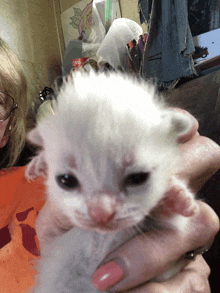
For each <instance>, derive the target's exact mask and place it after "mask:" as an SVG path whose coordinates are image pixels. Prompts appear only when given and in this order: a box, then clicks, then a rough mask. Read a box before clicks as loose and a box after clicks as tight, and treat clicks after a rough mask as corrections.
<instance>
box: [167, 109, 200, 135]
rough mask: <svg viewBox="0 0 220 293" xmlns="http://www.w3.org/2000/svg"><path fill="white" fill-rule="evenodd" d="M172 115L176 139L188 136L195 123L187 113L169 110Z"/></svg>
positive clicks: (172, 129)
mask: <svg viewBox="0 0 220 293" xmlns="http://www.w3.org/2000/svg"><path fill="white" fill-rule="evenodd" d="M168 111H169V112H170V115H171V131H172V133H174V134H175V136H176V138H177V139H178V138H180V137H182V136H184V135H186V134H187V133H188V132H189V131H190V130H191V129H192V127H193V125H194V123H195V121H194V119H193V117H192V116H191V115H189V114H187V113H184V112H182V111H178V110H168Z"/></svg>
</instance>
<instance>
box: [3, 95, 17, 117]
mask: <svg viewBox="0 0 220 293" xmlns="http://www.w3.org/2000/svg"><path fill="white" fill-rule="evenodd" d="M0 93H3V94H5V95H6V96H9V97H10V98H11V99H12V101H13V105H12V108H11V111H10V113H9V114H8V116H7V117H6V118H5V119H4V120H2V119H0V122H3V121H5V120H7V119H8V117H10V115H11V113H12V112H13V111H14V110H15V109H18V104H17V103H15V100H14V98H12V96H10V95H9V94H7V93H5V92H3V91H0Z"/></svg>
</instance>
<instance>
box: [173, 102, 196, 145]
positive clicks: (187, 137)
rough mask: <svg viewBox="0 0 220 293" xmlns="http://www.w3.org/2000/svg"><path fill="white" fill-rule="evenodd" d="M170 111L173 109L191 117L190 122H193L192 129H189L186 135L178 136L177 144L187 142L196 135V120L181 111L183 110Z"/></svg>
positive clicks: (184, 111)
mask: <svg viewBox="0 0 220 293" xmlns="http://www.w3.org/2000/svg"><path fill="white" fill-rule="evenodd" d="M172 109H174V110H175V111H180V112H183V113H184V114H186V115H189V116H191V118H192V120H193V121H194V124H193V126H192V128H191V129H190V131H189V132H188V133H185V134H184V135H182V136H180V137H179V138H178V142H179V143H185V142H187V141H188V140H190V139H191V138H192V137H193V136H195V135H198V133H197V131H198V129H199V123H198V121H197V120H196V118H195V117H194V116H192V115H191V114H190V113H189V112H187V111H186V110H183V109H180V108H172Z"/></svg>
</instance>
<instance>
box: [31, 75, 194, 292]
mask: <svg viewBox="0 0 220 293" xmlns="http://www.w3.org/2000/svg"><path fill="white" fill-rule="evenodd" d="M57 100H58V103H57V106H56V107H55V115H51V117H49V118H48V119H45V120H43V121H41V122H39V123H38V125H37V127H36V129H34V130H33V131H32V132H31V133H30V134H29V139H30V140H31V141H32V142H34V143H36V144H38V145H40V146H42V148H43V150H42V151H41V153H40V154H39V155H38V156H37V157H36V158H34V159H33V160H32V162H31V163H30V165H29V166H28V168H27V172H26V176H27V178H31V179H32V178H35V177H37V176H39V175H41V174H42V172H43V173H46V174H47V190H48V199H47V203H46V205H45V207H44V208H43V209H42V210H41V212H40V214H39V217H38V219H37V224H36V229H37V235H38V238H39V240H40V245H41V248H42V251H43V255H44V257H43V258H42V264H43V267H44V269H42V272H41V274H40V282H41V283H42V285H41V289H40V290H41V291H40V290H37V289H36V292H44V291H43V289H45V292H84V291H82V288H81V289H80V290H81V291H77V289H76V288H74V287H73V290H72V291H71V290H70V291H68V290H69V289H64V287H65V285H64V284H63V285H62V286H61V287H62V290H61V291H59V290H58V289H56V290H57V291H54V290H55V288H53V289H51V288H52V287H53V286H54V285H52V283H53V284H54V283H55V281H56V277H54V276H53V278H52V279H51V282H49V281H48V279H47V277H46V278H45V277H44V276H45V272H48V271H50V267H51V269H52V270H53V268H54V267H56V269H57V272H58V271H59V270H60V272H61V271H62V272H63V270H64V267H65V264H64V262H63V261H60V262H59V264H58V263H56V259H57V256H56V255H59V256H60V255H61V254H60V253H59V252H58V251H60V250H62V251H68V255H67V254H65V255H63V259H69V257H70V255H69V253H70V251H73V252H72V254H74V255H78V252H77V249H76V242H77V243H78V244H79V243H80V241H82V242H81V244H79V245H78V246H79V250H80V249H82V243H84V240H83V239H81V240H76V239H73V238H74V235H75V233H77V231H78V230H76V228H74V229H72V230H71V231H70V232H68V233H67V236H65V235H64V236H60V235H62V234H63V233H64V231H65V230H69V229H70V228H71V227H72V226H78V227H80V228H85V229H89V230H90V231H87V233H95V234H93V235H97V232H102V233H107V232H111V233H112V235H116V236H111V237H110V238H111V241H110V242H112V241H113V237H116V238H115V239H117V237H118V236H117V235H122V234H123V233H124V232H119V233H118V231H125V229H126V228H129V227H133V226H136V225H137V224H139V223H140V222H141V221H142V220H143V219H144V217H145V216H151V214H152V211H153V210H154V209H155V207H156V206H158V205H163V208H164V211H165V214H164V216H161V217H160V223H161V222H163V223H164V226H166V225H167V223H169V224H172V225H173V227H175V228H177V229H179V230H180V231H181V233H184V231H185V229H186V226H187V223H188V217H189V216H192V215H193V214H194V212H195V210H196V207H197V205H196V203H195V200H194V197H193V195H192V194H191V192H190V191H189V190H188V189H187V188H186V186H185V184H184V183H182V182H180V181H179V180H177V179H176V178H175V177H174V173H176V172H177V165H178V163H179V152H178V139H179V137H181V136H182V135H184V133H187V132H188V131H189V130H190V129H191V127H192V125H193V120H192V118H191V117H190V116H189V115H186V114H183V113H182V112H179V111H174V110H171V109H168V108H167V107H166V106H165V105H164V103H163V102H162V101H161V100H160V99H159V98H158V96H157V95H156V93H155V89H154V87H153V86H152V85H151V84H149V83H146V82H144V81H137V80H136V79H134V78H132V77H129V76H126V75H121V74H115V73H111V74H110V75H105V74H95V73H90V74H89V75H85V74H82V73H77V74H75V75H74V76H73V78H71V79H69V80H68V82H66V83H65V84H64V86H63V87H62V89H61V91H60V93H59V94H58V98H57ZM132 174H136V175H132ZM168 190H169V191H168ZM168 214H169V215H168ZM74 231H76V232H74ZM81 231H82V230H81ZM91 231H93V232H91ZM85 233H86V232H81V234H80V235H83V234H85ZM117 233H118V234H117ZM120 233H121V234H120ZM69 235H70V236H69ZM98 235H99V233H98ZM57 236H59V237H61V240H56V241H54V237H57ZM62 237H64V238H62ZM65 237H67V238H65ZM68 237H69V238H68ZM97 237H98V236H97ZM99 237H103V238H102V239H105V237H107V236H105V234H104V235H102V236H99ZM120 237H121V236H119V238H120ZM126 237H127V236H126ZM126 237H125V238H126ZM91 238H92V236H91ZM122 238H123V237H122ZM125 238H123V239H125ZM65 239H66V240H65ZM71 239H72V242H71ZM106 241H107V240H106ZM55 243H56V244H55ZM61 243H62V245H63V247H62V245H61V246H60V244H61ZM73 243H75V244H74V245H75V246H74V250H71V249H70V247H72V245H73ZM108 245H109V244H108ZM108 245H107V246H108ZM46 246H47V248H44V247H46ZM48 247H49V249H48ZM52 247H55V248H54V249H55V250H54V251H56V252H54V254H53V253H52V254H51V252H50V253H49V251H51V250H52ZM109 247H111V245H109V246H108V248H109ZM105 253H107V251H105ZM47 254H49V255H50V257H49V256H48V259H47ZM90 256H91V255H90ZM104 256H105V255H102V257H104ZM44 258H46V261H45V262H43V260H44ZM49 259H50V261H51V263H50V261H49ZM61 259H62V257H61ZM101 260H102V258H100V259H99V262H100V261H101ZM54 262H55V263H56V265H54ZM94 263H95V262H93V266H94ZM97 265H98V262H97V263H96V265H95V266H94V267H93V268H92V269H93V272H94V270H95V269H96V267H97ZM45 266H46V269H45ZM60 266H61V267H62V269H61V267H60ZM72 266H73V267H72V268H69V269H68V270H67V271H69V272H70V271H72V270H73V269H74V263H73V264H72ZM58 267H59V268H58ZM77 267H79V262H77ZM67 271H66V272H65V276H66V274H68V272H67ZM69 274H70V273H69ZM71 274H72V275H73V274H74V273H73V272H72V273H71ZM91 274H92V272H90V276H91ZM47 275H48V273H47ZM55 275H56V276H57V277H58V276H59V275H60V273H59V274H58V273H57V274H55ZM88 275H89V274H88ZM88 275H87V277H85V278H87V279H88ZM70 279H71V280H72V282H73V278H70ZM52 280H53V281H52ZM76 282H77V281H76ZM48 283H50V286H51V287H50V286H49V285H48ZM89 283H91V279H90V280H89ZM73 284H74V282H73ZM73 286H74V285H73ZM56 287H57V286H56ZM91 287H92V286H91ZM57 288H58V287H57ZM92 290H94V289H91V288H90V289H85V292H93V291H92ZM94 292H95V291H94Z"/></svg>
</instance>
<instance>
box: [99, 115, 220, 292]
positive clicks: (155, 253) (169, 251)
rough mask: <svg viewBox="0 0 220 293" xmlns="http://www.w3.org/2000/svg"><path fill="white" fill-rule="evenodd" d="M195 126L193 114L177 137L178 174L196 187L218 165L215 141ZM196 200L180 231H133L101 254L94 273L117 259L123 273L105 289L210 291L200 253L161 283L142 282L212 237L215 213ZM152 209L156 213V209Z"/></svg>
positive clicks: (102, 271) (216, 221) (103, 272)
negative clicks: (103, 256)
mask: <svg viewBox="0 0 220 293" xmlns="http://www.w3.org/2000/svg"><path fill="white" fill-rule="evenodd" d="M197 130H198V122H197V121H196V120H195V123H194V126H193V127H192V129H191V131H190V132H189V133H187V134H186V135H185V136H184V137H181V138H180V142H181V145H180V149H181V152H182V164H181V170H179V172H178V174H177V176H178V177H179V178H181V179H182V180H184V181H185V182H186V183H188V185H189V187H190V188H191V189H192V190H193V191H194V192H198V191H199V190H200V188H201V187H202V186H203V184H204V183H205V182H206V181H207V180H208V179H209V178H210V177H211V176H212V175H213V174H214V173H215V172H216V171H217V170H218V169H219V167H220V147H219V146H218V145H217V144H215V143H214V142H213V141H212V140H210V139H208V138H206V137H202V136H200V135H199V133H198V131H197ZM198 205H199V210H198V212H197V213H196V214H195V216H193V217H191V218H190V225H189V228H188V230H187V232H186V233H184V234H185V235H183V234H181V233H178V232H177V231H168V232H167V231H166V232H164V233H160V234H157V235H156V234H155V232H150V233H147V234H145V235H144V237H143V236H142V237H136V238H135V239H133V240H132V241H130V242H128V243H126V244H125V245H124V246H123V247H121V248H119V249H118V250H117V251H115V252H113V253H112V254H111V255H109V256H108V257H107V259H106V260H104V263H105V265H104V266H103V267H100V268H99V269H98V270H97V271H98V274H99V277H100V278H101V277H103V276H106V275H108V271H106V270H105V267H106V264H108V263H111V262H113V263H116V264H118V265H119V266H120V267H121V268H122V270H123V276H122V278H121V279H120V280H118V281H116V282H115V284H114V285H113V284H111V285H112V287H109V288H110V289H109V291H110V292H119V291H120V292H126V293H133V292H135V293H142V292H144V293H151V292H152V293H174V292H175V293H179V292H181V293H194V292H199V293H210V287H209V283H208V277H209V274H210V269H209V267H208V265H207V264H206V262H205V261H204V259H203V257H202V256H201V255H197V256H196V258H195V260H194V261H190V262H188V264H186V266H185V268H184V269H183V270H182V271H181V272H180V273H179V274H177V275H176V276H175V277H173V278H172V279H170V280H168V281H165V282H162V283H156V282H147V281H149V280H151V279H152V278H153V277H155V276H157V275H160V274H161V273H162V272H164V271H166V270H167V268H169V266H170V265H171V264H172V263H173V262H174V261H176V260H177V259H179V258H181V257H182V256H184V255H185V253H186V252H189V251H194V250H197V249H198V248H201V247H205V248H207V247H209V246H210V245H211V243H212V242H213V240H214V237H215V235H216V233H217V232H218V230H219V219H218V217H217V215H216V214H215V212H214V211H213V210H212V209H211V208H210V207H209V206H208V205H207V204H205V203H204V202H201V201H198ZM156 212H157V213H160V212H161V209H158V211H156ZM204 231H205V233H204ZM149 251H150V252H151V253H150V254H149ZM155 264H156V265H155ZM149 268H150V270H149ZM97 271H96V275H97ZM102 283H105V285H106V280H104V281H103V282H100V280H99V282H98V281H97V279H96V280H95V278H93V285H94V286H95V287H96V288H98V289H99V290H100V289H102V288H101V287H102V286H103V284H102ZM100 284H101V285H100ZM116 284H117V285H116ZM137 286H138V287H137ZM134 288H135V289H134ZM103 291H104V290H103Z"/></svg>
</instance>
